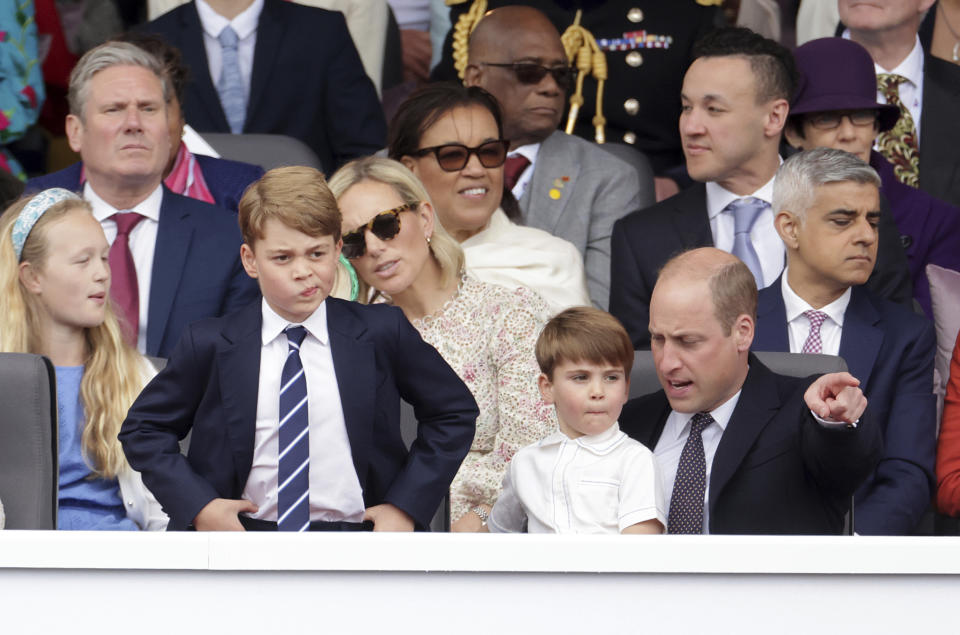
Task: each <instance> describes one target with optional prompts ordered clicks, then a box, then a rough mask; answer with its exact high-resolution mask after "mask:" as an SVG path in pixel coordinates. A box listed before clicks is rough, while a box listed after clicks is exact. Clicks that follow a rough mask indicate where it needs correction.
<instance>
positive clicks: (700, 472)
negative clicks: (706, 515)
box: [667, 412, 713, 534]
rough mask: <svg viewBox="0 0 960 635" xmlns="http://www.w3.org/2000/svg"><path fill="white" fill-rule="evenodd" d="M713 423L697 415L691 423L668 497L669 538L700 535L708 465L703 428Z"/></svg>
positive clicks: (701, 414)
mask: <svg viewBox="0 0 960 635" xmlns="http://www.w3.org/2000/svg"><path fill="white" fill-rule="evenodd" d="M711 423H713V417H711V416H710V415H709V414H708V413H706V412H698V413H697V414H695V415H693V419H691V420H690V436H688V437H687V442H686V443H685V444H684V445H683V451H682V452H680V463H679V464H678V465H677V478H676V479H675V480H674V481H673V494H671V496H670V516H669V517H668V518H667V533H668V534H700V533H703V495H704V492H706V490H707V461H706V458H705V456H704V452H703V437H702V436H701V434H702V433H703V430H704V428H706V427H707V426H708V425H710V424H711Z"/></svg>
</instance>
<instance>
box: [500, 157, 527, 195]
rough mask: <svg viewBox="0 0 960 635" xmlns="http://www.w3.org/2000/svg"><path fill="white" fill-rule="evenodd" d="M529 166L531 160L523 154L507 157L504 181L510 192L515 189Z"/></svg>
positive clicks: (504, 167)
mask: <svg viewBox="0 0 960 635" xmlns="http://www.w3.org/2000/svg"><path fill="white" fill-rule="evenodd" d="M528 165H530V160H529V159H528V158H527V157H525V156H523V155H522V154H517V155H514V156H512V157H507V162H506V163H505V164H504V166H503V180H504V182H505V183H506V184H507V189H508V190H512V189H513V188H514V186H515V185H516V184H517V181H519V180H520V175H521V174H523V171H524V170H526V169H527V166H528Z"/></svg>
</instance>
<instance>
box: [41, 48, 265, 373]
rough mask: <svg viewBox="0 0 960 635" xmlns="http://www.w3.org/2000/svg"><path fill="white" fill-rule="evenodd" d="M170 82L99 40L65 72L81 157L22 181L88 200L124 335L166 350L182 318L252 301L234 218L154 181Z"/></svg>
mask: <svg viewBox="0 0 960 635" xmlns="http://www.w3.org/2000/svg"><path fill="white" fill-rule="evenodd" d="M169 94H170V90H169V87H168V86H167V82H166V79H165V76H164V73H163V68H162V66H161V65H160V63H159V62H158V61H157V60H156V59H155V58H154V57H153V56H152V55H150V54H149V53H147V52H146V51H144V50H142V49H140V48H139V47H137V46H134V45H133V44H128V43H125V42H107V43H105V44H102V45H100V46H98V47H96V48H94V49H91V50H90V51H89V52H87V53H86V54H85V55H84V56H83V57H82V58H81V59H80V61H79V62H77V65H76V67H75V68H74V69H73V72H71V74H70V88H69V95H68V98H69V102H70V114H69V115H67V120H66V130H67V139H68V141H69V142H70V147H71V148H72V149H73V150H74V151H75V152H79V153H80V156H81V158H82V159H83V161H82V163H78V164H76V165H73V166H71V167H69V168H66V169H64V170H61V171H59V172H55V173H53V174H49V175H47V176H43V177H39V178H36V179H33V180H31V181H30V182H29V183H28V185H27V189H28V190H29V191H38V190H42V189H46V188H50V187H63V188H66V189H69V190H73V191H77V192H81V193H82V195H83V197H84V198H85V199H87V200H88V201H89V202H90V204H91V205H92V206H93V214H94V216H95V217H96V218H97V220H98V221H100V223H101V225H102V226H103V230H104V233H105V234H106V236H107V240H108V241H109V242H110V243H111V247H110V268H111V274H112V288H111V300H112V304H113V306H114V310H115V311H116V312H117V314H118V317H119V318H120V319H121V322H122V324H123V325H124V328H125V334H126V335H127V337H128V339H129V341H130V342H131V343H132V344H134V345H136V347H137V348H138V349H139V350H140V351H141V352H142V353H146V354H148V355H158V356H166V355H167V354H168V353H169V352H170V351H171V350H172V349H173V346H174V345H175V344H176V342H177V340H178V339H179V337H180V332H181V331H182V330H183V328H184V327H185V326H187V325H188V324H189V323H191V322H193V321H196V320H199V319H201V318H205V317H214V316H220V315H223V314H225V313H228V312H230V311H232V310H233V309H235V308H239V307H241V306H244V305H245V304H247V303H249V302H251V301H253V299H254V298H255V297H256V295H257V288H256V286H255V285H254V284H253V281H252V280H250V278H249V277H248V276H247V275H246V274H245V273H244V271H243V268H242V267H241V265H240V257H239V253H240V249H239V248H240V244H241V242H242V239H241V237H240V231H239V228H238V227H237V222H236V220H235V217H234V216H233V215H232V214H231V213H230V212H228V211H227V210H224V209H222V208H219V207H215V206H213V205H208V204H206V203H203V202H200V201H196V200H193V199H189V198H186V197H183V196H179V195H176V194H173V193H172V192H170V191H169V190H168V189H166V187H164V186H163V185H162V175H163V170H164V167H165V166H166V163H167V158H168V157H169V154H170V142H171V141H170V134H169V131H168V130H169V129H168V126H167V97H168V95H169Z"/></svg>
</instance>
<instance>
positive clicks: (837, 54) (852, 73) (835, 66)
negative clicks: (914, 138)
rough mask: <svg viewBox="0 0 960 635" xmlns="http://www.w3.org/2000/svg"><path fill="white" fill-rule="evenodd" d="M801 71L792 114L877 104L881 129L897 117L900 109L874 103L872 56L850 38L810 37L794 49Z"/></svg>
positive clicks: (874, 77)
mask: <svg viewBox="0 0 960 635" xmlns="http://www.w3.org/2000/svg"><path fill="white" fill-rule="evenodd" d="M793 56H794V59H796V62H797V71H798V72H799V73H800V82H799V88H798V89H797V95H796V97H794V99H793V104H791V105H790V114H791V115H800V114H803V113H810V112H825V111H831V110H864V109H867V108H876V109H877V111H878V113H879V117H878V123H879V126H880V132H883V131H884V130H889V129H890V128H893V126H894V125H895V124H896V123H897V119H899V118H900V109H899V108H897V107H896V106H892V105H890V104H879V103H877V76H876V72H875V70H874V66H873V59H872V58H871V57H870V53H868V52H867V50H866V49H865V48H863V47H862V46H860V45H859V44H857V43H856V42H853V41H851V40H845V39H843V38H839V37H825V38H820V39H819V40H811V41H810V42H807V43H806V44H804V45H803V46H800V47H798V48H797V49H796V50H795V51H794V52H793Z"/></svg>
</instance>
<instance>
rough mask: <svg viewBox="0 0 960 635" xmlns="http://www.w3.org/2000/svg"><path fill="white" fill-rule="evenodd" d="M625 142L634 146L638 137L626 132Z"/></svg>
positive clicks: (624, 134)
mask: <svg viewBox="0 0 960 635" xmlns="http://www.w3.org/2000/svg"><path fill="white" fill-rule="evenodd" d="M623 142H624V143H629V144H630V145H633V144H635V143H636V142H637V135H635V134H633V133H632V132H625V133H623Z"/></svg>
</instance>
